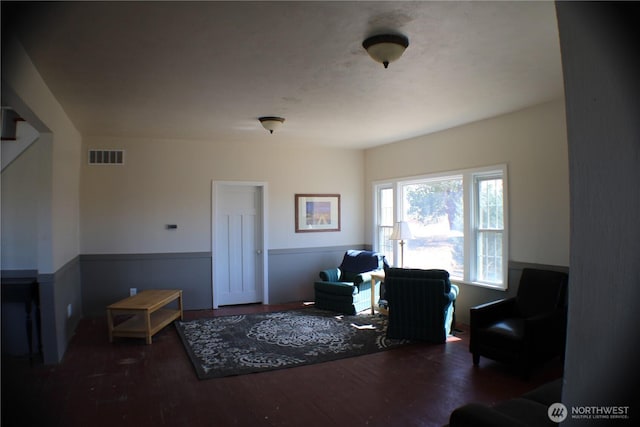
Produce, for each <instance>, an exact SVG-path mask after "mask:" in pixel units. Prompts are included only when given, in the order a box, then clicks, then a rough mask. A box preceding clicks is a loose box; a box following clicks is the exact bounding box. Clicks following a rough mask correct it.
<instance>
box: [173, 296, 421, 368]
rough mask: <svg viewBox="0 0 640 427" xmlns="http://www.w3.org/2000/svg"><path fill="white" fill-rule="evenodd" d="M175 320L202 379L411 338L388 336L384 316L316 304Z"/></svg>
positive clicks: (303, 361)
mask: <svg viewBox="0 0 640 427" xmlns="http://www.w3.org/2000/svg"><path fill="white" fill-rule="evenodd" d="M175 325H176V329H177V330H178V334H179V335H180V338H181V339H182V342H183V344H184V347H185V349H186V351H187V354H188V355H189V357H190V358H191V362H192V363H193V366H194V368H195V370H196V373H197V375H198V378H200V379H201V380H203V379H209V378H219V377H226V376H230V375H242V374H248V373H253V372H263V371H270V370H274V369H283V368H292V367H295V366H302V365H309V364H313V363H320V362H327V361H330V360H337V359H342V358H345V357H353V356H360V355H363V354H369V353H375V352H378V351H383V350H387V349H391V348H394V347H398V346H400V345H403V344H407V343H408V342H409V341H405V340H392V339H387V337H386V328H387V318H386V317H384V316H381V315H373V316H372V315H370V314H359V315H355V316H343V315H336V314H335V313H331V312H328V311H322V310H317V309H314V308H307V309H303V310H292V311H283V312H275V313H258V314H249V315H238V316H224V317H214V318H207V319H198V320H192V321H188V322H182V321H176V322H175Z"/></svg>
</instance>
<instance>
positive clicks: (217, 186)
mask: <svg viewBox="0 0 640 427" xmlns="http://www.w3.org/2000/svg"><path fill="white" fill-rule="evenodd" d="M230 186H242V187H258V188H259V189H260V196H259V197H260V210H261V212H260V218H261V221H260V222H261V223H260V230H261V235H260V236H259V237H260V238H261V240H262V248H259V249H258V250H259V251H261V253H260V255H261V256H262V263H261V264H262V271H258V272H256V276H257V277H261V278H262V304H269V265H268V259H269V257H268V256H267V249H266V248H268V247H269V245H268V244H267V243H268V239H267V237H268V233H267V227H266V225H267V223H268V221H267V212H268V209H267V200H268V197H267V189H268V186H267V183H266V182H263V181H216V180H212V181H211V295H212V305H213V308H214V309H215V308H218V301H217V300H216V283H215V280H216V275H215V272H216V261H217V257H216V253H215V247H216V244H215V243H216V237H217V235H216V218H218V216H219V210H220V208H221V204H220V201H219V200H218V194H220V192H221V189H222V187H230ZM258 233H260V231H259V232H258Z"/></svg>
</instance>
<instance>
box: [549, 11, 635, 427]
mask: <svg viewBox="0 0 640 427" xmlns="http://www.w3.org/2000/svg"><path fill="white" fill-rule="evenodd" d="M556 9H557V12H558V25H559V32H560V45H561V49H562V62H563V70H564V76H565V88H566V98H567V128H568V137H569V158H570V172H571V173H570V178H571V274H570V275H569V325H568V336H567V347H566V357H565V375H564V388H563V395H562V403H564V404H565V405H566V406H567V409H568V411H569V412H571V411H572V408H573V407H582V409H583V410H584V408H585V407H597V408H602V407H611V406H615V407H616V408H622V409H620V412H619V414H620V415H627V416H628V419H620V420H618V419H616V420H608V419H604V418H603V419H594V420H584V419H574V418H573V417H572V416H571V415H569V417H568V418H567V419H566V420H565V421H564V422H563V423H562V425H563V426H564V425H567V426H582V425H585V424H586V423H587V424H588V425H596V424H597V425H604V424H607V425H614V424H617V422H619V423H620V424H627V423H628V424H633V423H637V420H638V416H639V415H638V409H640V406H639V405H638V403H639V402H640V399H639V398H638V393H637V390H636V388H637V384H638V381H639V380H640V375H639V374H638V372H639V371H638V368H637V363H638V362H637V361H638V355H639V354H640V334H638V331H637V325H638V320H639V316H638V310H637V301H639V300H640V262H638V261H639V260H640V258H639V257H640V222H639V221H638V218H640V191H639V190H638V184H639V183H640V127H639V126H638V123H639V122H638V117H640V80H638V76H639V75H640V60H639V59H638V46H637V42H636V41H637V40H638V37H637V36H638V34H637V32H638V30H637V22H636V21H637V17H638V16H640V5H639V4H638V3H637V2H628V3H627V2H557V3H556ZM625 407H626V408H627V409H626V411H625V409H624V408H625ZM587 409H590V408H587ZM623 411H624V413H623Z"/></svg>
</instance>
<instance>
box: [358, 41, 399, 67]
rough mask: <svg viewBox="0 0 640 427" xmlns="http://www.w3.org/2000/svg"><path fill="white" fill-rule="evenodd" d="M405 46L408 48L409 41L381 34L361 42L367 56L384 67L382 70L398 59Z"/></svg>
mask: <svg viewBox="0 0 640 427" xmlns="http://www.w3.org/2000/svg"><path fill="white" fill-rule="evenodd" d="M407 46H409V39H408V38H406V37H405V36H400V35H396V34H381V35H379V36H373V37H369V38H368V39H366V40H365V41H363V42H362V47H364V48H365V49H366V51H367V53H368V54H369V56H370V57H371V58H372V59H373V60H374V61H376V62H380V63H381V64H382V65H384V68H387V67H388V66H389V63H391V62H393V61H395V60H396V59H398V58H400V57H401V56H402V54H403V53H404V50H405V49H406V48H407Z"/></svg>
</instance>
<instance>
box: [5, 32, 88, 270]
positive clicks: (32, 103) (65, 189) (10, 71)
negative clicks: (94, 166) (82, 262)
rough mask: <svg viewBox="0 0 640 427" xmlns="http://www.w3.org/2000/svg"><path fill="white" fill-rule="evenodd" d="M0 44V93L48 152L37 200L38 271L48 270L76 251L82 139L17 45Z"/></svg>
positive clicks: (42, 162)
mask: <svg viewBox="0 0 640 427" xmlns="http://www.w3.org/2000/svg"><path fill="white" fill-rule="evenodd" d="M3 47H4V49H3V52H2V63H3V68H2V73H3V74H2V79H3V91H6V92H8V93H7V94H5V93H3V97H4V96H5V95H7V96H9V97H15V100H14V99H12V100H11V101H14V102H12V104H14V105H12V107H14V108H15V109H16V111H17V112H18V113H19V114H20V115H21V116H22V117H24V118H25V119H26V120H27V121H28V122H29V123H30V124H31V125H33V126H34V127H35V128H36V129H37V130H38V131H39V132H40V133H41V137H40V140H39V142H38V143H39V144H42V145H44V146H45V147H46V148H45V147H41V148H40V149H43V150H48V151H49V152H48V153H46V154H42V153H41V155H40V159H39V160H38V162H39V165H38V168H39V174H40V176H41V178H42V183H43V185H44V186H46V188H42V189H41V190H40V195H41V196H42V197H39V199H38V200H39V207H38V231H37V232H38V245H39V247H38V249H37V253H38V262H37V264H38V265H37V269H38V271H39V272H40V273H41V274H42V273H53V272H55V271H56V270H58V269H59V268H60V267H62V266H63V265H65V264H66V263H67V262H69V261H70V260H72V259H73V258H75V257H76V256H77V255H78V254H79V241H80V237H79V227H78V224H79V212H80V210H79V181H80V147H81V137H80V134H79V133H78V131H77V130H76V129H75V127H74V126H73V123H71V121H70V120H69V118H68V117H67V115H66V114H65V112H64V110H63V109H62V107H61V106H60V104H59V103H58V101H57V100H56V99H55V97H54V96H53V94H52V93H51V92H50V91H49V88H48V87H47V85H46V84H45V82H44V80H43V79H42V77H41V76H40V74H39V73H38V71H37V70H36V68H35V67H34V65H33V63H32V62H31V60H30V59H29V57H28V56H27V55H26V53H25V51H24V49H23V48H22V46H21V45H20V44H19V43H18V42H17V41H16V40H15V39H10V40H8V41H7V43H6V45H4V44H3ZM31 118H33V120H32V119H31ZM43 155H44V157H43ZM12 166H13V165H9V167H8V168H7V169H9V168H11V167H12ZM3 201H4V200H3ZM3 268H12V267H11V266H3Z"/></svg>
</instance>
